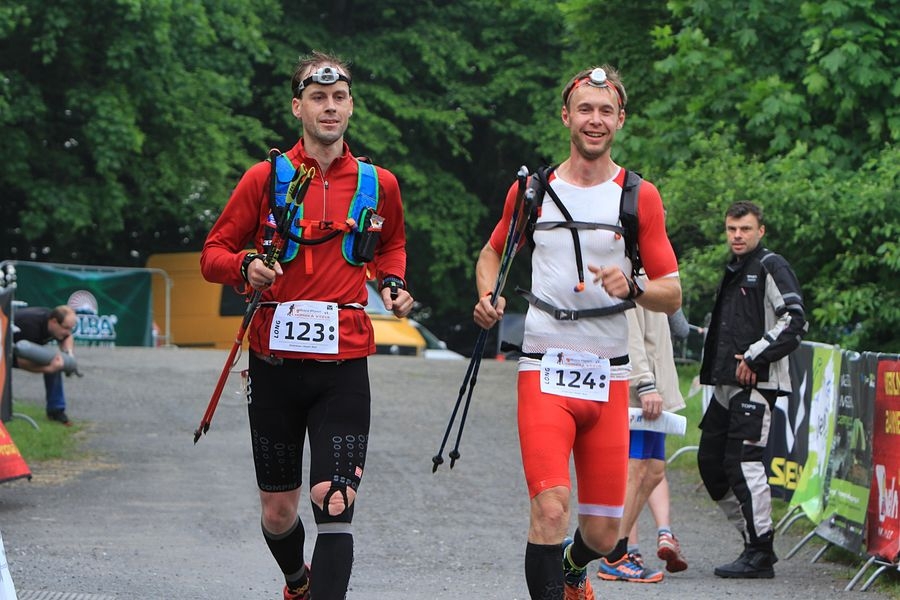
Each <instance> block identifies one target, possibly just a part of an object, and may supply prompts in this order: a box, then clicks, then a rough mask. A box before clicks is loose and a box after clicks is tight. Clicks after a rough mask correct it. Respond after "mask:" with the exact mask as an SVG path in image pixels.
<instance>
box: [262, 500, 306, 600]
mask: <svg viewBox="0 0 900 600" xmlns="http://www.w3.org/2000/svg"><path fill="white" fill-rule="evenodd" d="M262 532H263V537H265V539H266V544H267V545H268V546H269V552H271V553H272V556H273V557H274V558H275V562H277V563H278V566H279V567H280V568H281V572H282V573H284V578H285V581H287V582H288V585H289V586H290V584H291V582H297V581H300V582H301V583H300V584H301V585H302V580H303V579H305V578H306V568H305V567H304V566H303V544H304V543H305V541H306V531H305V530H304V529H303V523H301V522H300V517H297V522H296V523H294V526H293V527H292V528H291V529H288V530H287V531H285V532H284V533H280V534H274V533H272V532H270V531H267V530H266V528H265V527H263V528H262Z"/></svg>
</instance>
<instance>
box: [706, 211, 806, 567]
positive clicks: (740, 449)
mask: <svg viewBox="0 0 900 600" xmlns="http://www.w3.org/2000/svg"><path fill="white" fill-rule="evenodd" d="M765 232H766V228H765V225H764V224H763V215H762V210H761V209H760V208H759V207H758V206H756V205H755V204H753V203H752V202H736V203H735V204H733V205H731V207H729V209H728V211H727V212H726V213H725V233H726V235H727V237H728V244H729V246H730V248H731V252H732V256H731V260H730V261H729V263H728V265H727V267H726V268H725V276H724V277H723V278H722V283H721V284H720V286H719V291H718V294H717V296H716V304H715V308H714V309H713V313H712V320H711V322H710V325H709V333H708V335H707V338H706V343H705V346H704V349H703V362H702V364H701V367H700V383H703V384H706V385H712V386H715V389H714V392H713V397H712V400H710V403H709V407H708V408H707V410H706V413H705V414H704V415H703V420H702V421H701V422H700V429H701V430H702V433H701V436H700V449H699V451H698V453H697V462H698V466H699V468H700V476H701V477H702V479H703V483H704V485H705V486H706V489H707V491H708V492H709V495H710V497H712V499H713V500H715V501H716V502H718V504H719V506H720V507H721V508H722V510H723V511H724V512H725V515H726V517H727V518H728V520H729V522H731V523H732V524H733V525H734V526H735V527H736V528H737V529H738V531H740V532H741V535H742V536H743V538H744V551H743V552H742V553H741V555H740V556H739V557H738V558H737V560H735V561H734V562H732V563H730V564H727V565H722V566H720V567H717V568H716V569H715V574H716V575H718V576H719V577H727V578H749V579H757V578H765V579H769V578H772V577H774V576H775V570H774V568H773V565H774V564H775V562H776V561H777V560H778V558H777V557H776V556H775V552H774V550H773V548H772V541H773V537H774V529H773V527H772V494H771V490H770V488H769V483H768V479H767V477H766V469H765V465H764V463H763V452H764V451H765V448H766V443H767V442H768V438H769V427H770V425H771V422H772V409H773V407H774V406H775V400H776V399H777V397H778V396H779V395H785V394H788V393H790V391H791V381H790V377H789V374H788V354H790V353H791V352H792V351H793V350H794V349H795V348H797V346H799V345H800V340H801V337H802V335H803V333H804V332H805V331H806V319H805V315H804V311H803V298H802V296H801V294H800V284H799V282H798V281H797V277H796V276H795V275H794V272H793V270H792V269H791V266H790V265H789V264H788V262H787V261H786V260H785V259H784V258H782V257H781V256H779V255H778V254H775V253H773V252H770V251H769V250H767V249H766V248H764V247H762V246H760V240H761V239H762V237H763V235H765Z"/></svg>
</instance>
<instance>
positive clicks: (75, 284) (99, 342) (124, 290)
mask: <svg viewBox="0 0 900 600" xmlns="http://www.w3.org/2000/svg"><path fill="white" fill-rule="evenodd" d="M15 266H16V270H17V275H18V282H17V284H18V287H17V289H16V300H22V301H24V302H27V303H28V306H47V307H53V306H58V305H60V304H68V305H69V306H71V307H72V308H74V309H75V313H76V314H77V315H78V325H77V326H76V328H75V332H74V333H73V335H74V337H75V343H76V344H77V345H80V346H152V345H153V331H152V328H153V322H152V320H153V317H152V303H151V290H150V283H151V280H150V272H149V271H147V270H146V269H124V268H123V269H102V268H91V267H81V266H76V265H72V266H70V265H48V264H42V263H28V262H20V261H16V263H15Z"/></svg>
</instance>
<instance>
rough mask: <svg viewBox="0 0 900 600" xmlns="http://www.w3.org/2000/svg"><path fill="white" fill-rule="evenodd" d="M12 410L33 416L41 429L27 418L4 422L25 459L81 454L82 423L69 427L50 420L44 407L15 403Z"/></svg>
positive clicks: (46, 458)
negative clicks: (36, 427)
mask: <svg viewBox="0 0 900 600" xmlns="http://www.w3.org/2000/svg"><path fill="white" fill-rule="evenodd" d="M13 413H14V414H19V415H25V416H27V417H31V418H32V419H33V420H34V421H35V422H36V423H37V424H38V427H39V428H40V429H35V428H34V427H33V426H32V425H31V423H29V422H28V421H27V420H26V419H17V418H13V419H10V420H9V421H8V422H6V423H4V425H5V426H6V430H7V431H8V432H9V435H10V436H11V437H12V439H13V442H14V443H15V444H16V447H17V448H18V449H19V453H20V454H21V455H22V458H24V459H25V462H34V461H42V460H53V459H72V458H78V457H80V456H82V453H81V452H80V451H79V447H78V435H77V434H78V433H79V432H80V431H81V430H82V427H81V425H79V424H78V423H72V425H70V426H69V427H66V426H64V425H62V424H60V423H55V422H52V421H48V420H47V416H46V414H45V413H44V408H43V406H36V405H34V404H28V403H27V402H15V403H14V404H13Z"/></svg>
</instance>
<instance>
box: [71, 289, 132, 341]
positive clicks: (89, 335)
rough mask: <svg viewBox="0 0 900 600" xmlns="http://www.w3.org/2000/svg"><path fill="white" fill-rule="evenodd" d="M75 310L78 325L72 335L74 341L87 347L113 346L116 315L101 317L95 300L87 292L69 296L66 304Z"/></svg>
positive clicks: (83, 291) (78, 292)
mask: <svg viewBox="0 0 900 600" xmlns="http://www.w3.org/2000/svg"><path fill="white" fill-rule="evenodd" d="M67 304H68V305H69V306H71V307H72V308H73V309H75V315H76V316H77V317H78V324H77V326H76V327H75V331H74V332H73V333H72V335H73V336H74V337H75V340H76V341H78V342H79V343H81V344H84V345H88V346H115V345H116V324H117V323H118V322H119V317H118V315H115V314H112V315H101V314H100V306H99V303H98V302H97V298H96V297H95V296H94V294H92V293H91V292H89V291H87V290H78V291H77V292H73V293H72V295H71V296H69V301H68V302H67Z"/></svg>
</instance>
